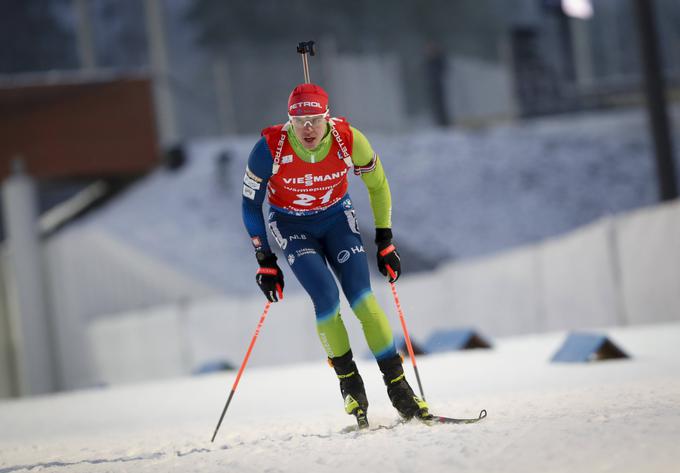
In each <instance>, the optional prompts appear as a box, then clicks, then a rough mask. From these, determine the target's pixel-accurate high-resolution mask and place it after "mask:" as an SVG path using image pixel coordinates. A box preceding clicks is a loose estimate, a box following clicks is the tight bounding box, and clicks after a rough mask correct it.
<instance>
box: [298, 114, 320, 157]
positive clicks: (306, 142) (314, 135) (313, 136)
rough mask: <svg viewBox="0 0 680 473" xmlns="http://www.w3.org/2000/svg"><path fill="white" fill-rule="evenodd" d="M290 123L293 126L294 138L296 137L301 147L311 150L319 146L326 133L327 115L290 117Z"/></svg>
mask: <svg viewBox="0 0 680 473" xmlns="http://www.w3.org/2000/svg"><path fill="white" fill-rule="evenodd" d="M290 121H291V123H292V124H293V130H294V131H295V136H297V137H298V139H299V140H300V143H302V146H304V147H305V148H306V149H310V150H311V149H314V148H316V147H317V146H319V143H321V139H322V138H323V136H324V134H325V133H326V123H328V113H322V114H319V115H302V116H298V117H290Z"/></svg>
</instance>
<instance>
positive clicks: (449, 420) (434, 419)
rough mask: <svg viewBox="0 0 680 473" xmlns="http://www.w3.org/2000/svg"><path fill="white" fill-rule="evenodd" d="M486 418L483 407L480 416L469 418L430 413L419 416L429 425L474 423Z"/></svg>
mask: <svg viewBox="0 0 680 473" xmlns="http://www.w3.org/2000/svg"><path fill="white" fill-rule="evenodd" d="M485 418H486V409H482V410H481V411H480V413H479V416H478V417H472V418H469V419H457V418H455V417H446V416H438V415H434V414H430V415H429V416H428V417H424V418H418V420H420V421H421V422H423V423H424V424H428V425H434V424H474V423H476V422H479V421H480V420H482V419H485Z"/></svg>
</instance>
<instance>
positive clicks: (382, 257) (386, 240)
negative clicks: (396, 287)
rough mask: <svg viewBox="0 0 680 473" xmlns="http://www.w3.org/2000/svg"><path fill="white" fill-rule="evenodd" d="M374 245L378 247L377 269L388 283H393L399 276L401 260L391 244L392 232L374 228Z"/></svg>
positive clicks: (387, 229)
mask: <svg viewBox="0 0 680 473" xmlns="http://www.w3.org/2000/svg"><path fill="white" fill-rule="evenodd" d="M375 244H376V245H378V269H379V270H380V272H381V273H382V275H383V276H387V278H388V279H389V281H390V282H395V281H396V280H397V279H399V276H400V275H401V259H400V258H399V253H397V249H396V248H395V247H394V245H393V244H392V230H391V229H389V228H376V229H375ZM388 268H389V269H388Z"/></svg>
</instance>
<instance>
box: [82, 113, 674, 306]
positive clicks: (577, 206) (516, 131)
mask: <svg viewBox="0 0 680 473" xmlns="http://www.w3.org/2000/svg"><path fill="white" fill-rule="evenodd" d="M678 111H679V110H677V109H676V110H675V115H676V120H675V123H680V116H679V115H678ZM263 125H264V124H263ZM674 130H675V135H676V137H677V139H676V142H680V133H678V132H679V131H680V127H678V126H677V125H676V126H675V127H674ZM367 135H368V138H369V140H370V141H371V143H372V145H373V147H374V149H375V150H376V151H377V152H378V153H379V154H380V156H381V159H382V161H383V164H384V166H385V168H386V172H387V175H388V178H389V181H390V187H391V190H392V198H393V207H394V212H393V223H394V225H393V226H394V232H395V238H396V239H395V241H396V242H397V244H398V247H399V250H400V253H401V254H402V259H403V261H404V271H405V276H408V274H409V273H411V274H412V273H413V272H414V271H416V270H418V269H430V268H432V267H433V266H434V265H436V264H437V263H440V262H441V261H443V260H446V259H449V258H470V257H475V256H480V255H485V254H489V253H492V252H496V251H500V250H503V249H507V248H511V247H514V246H517V245H520V244H526V243H530V242H535V241H537V240H539V239H542V238H546V237H550V236H555V235H559V234H562V233H564V232H566V231H568V230H571V229H574V228H575V227H578V226H581V225H584V224H586V223H589V222H591V221H593V220H595V219H597V218H599V217H603V216H607V215H611V214H614V213H618V212H623V211H626V210H630V209H633V208H637V207H641V206H644V205H650V204H653V203H655V202H656V200H657V189H656V180H655V170H654V160H653V157H652V146H651V142H650V138H649V132H648V126H647V120H646V116H645V113H644V111H643V110H615V111H609V112H599V113H587V114H578V115H570V116H562V117H552V118H543V119H540V120H530V121H524V122H520V123H516V124H508V125H502V126H496V127H492V128H488V129H479V130H464V129H454V130H449V131H446V130H439V131H434V130H429V131H428V130H411V131H408V132H405V133H400V134H391V135H386V134H375V133H367ZM257 138H258V137H257V136H256V135H253V136H248V137H234V138H224V139H219V140H217V139H216V140H200V141H196V142H193V143H192V144H191V145H190V147H189V154H190V161H189V164H188V165H186V166H185V167H184V168H182V169H181V170H179V171H177V172H170V171H167V170H164V169H161V170H158V171H157V172H155V173H153V174H151V175H150V176H148V177H147V178H145V179H143V180H142V181H141V182H139V183H138V184H137V185H136V186H135V187H134V188H132V189H131V190H130V191H129V192H127V193H126V194H125V195H123V196H122V197H120V198H118V199H116V200H115V201H114V202H112V203H110V204H109V205H107V206H105V207H104V208H102V209H101V210H100V211H98V212H96V213H94V214H92V215H90V216H89V217H88V218H86V219H84V221H81V222H79V224H80V225H92V226H95V227H96V228H97V229H98V230H101V231H105V232H108V233H110V234H111V235H112V236H114V237H116V238H119V239H120V240H121V241H123V242H126V243H128V244H131V245H133V246H135V247H137V248H140V249H141V250H143V251H144V252H145V253H147V254H149V255H150V256H153V257H156V258H158V259H160V260H161V261H164V262H166V263H169V264H171V265H172V266H174V267H175V268H177V269H179V270H180V271H183V272H185V273H186V274H187V275H190V276H193V277H194V278H197V279H199V280H201V281H202V282H204V283H206V284H208V285H210V286H212V287H214V288H217V289H219V290H221V291H223V292H224V293H226V294H234V293H237V294H241V295H245V294H257V293H258V289H257V287H256V285H255V284H254V283H253V282H252V278H251V277H250V276H248V277H242V274H248V275H250V274H252V272H253V271H254V269H255V263H254V260H253V257H252V248H251V246H250V241H249V238H248V237H247V235H246V232H245V229H244V228H243V224H242V223H241V188H242V176H243V172H244V169H245V162H246V160H247V156H248V153H249V152H250V149H251V148H252V146H253V144H254V143H255V141H256V140H257ZM223 150H229V152H230V154H231V156H232V160H231V162H230V164H229V172H228V178H227V182H228V186H227V188H223V187H221V186H220V185H219V176H220V173H219V172H218V171H217V167H216V162H217V156H218V154H219V153H220V152H221V151H223ZM350 194H351V196H352V198H353V200H354V201H355V205H356V206H357V208H358V209H359V219H360V222H361V226H362V231H363V232H364V235H365V237H364V241H365V243H367V244H368V245H370V243H369V242H370V241H372V239H373V221H372V217H371V211H370V207H369V204H368V197H367V193H366V190H365V188H364V187H363V185H362V183H361V182H360V179H358V178H354V177H353V178H352V179H350ZM189 235H190V236H191V238H187V236H189ZM272 243H273V242H272ZM372 266H373V265H371V269H373V268H372ZM284 271H286V270H285V269H284ZM287 279H288V280H287V281H286V283H287V284H286V289H287V291H288V292H289V293H290V292H291V291H298V290H301V288H300V286H299V284H298V283H297V281H294V278H292V277H289V278H287Z"/></svg>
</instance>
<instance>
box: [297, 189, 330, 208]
mask: <svg viewBox="0 0 680 473" xmlns="http://www.w3.org/2000/svg"><path fill="white" fill-rule="evenodd" d="M332 193H333V189H328V192H326V193H325V194H324V195H323V196H321V198H320V199H321V202H319V204H316V205H324V204H327V203H328V201H329V200H331V194H332ZM317 200H319V198H318V197H314V196H313V195H309V194H297V200H294V201H293V203H294V204H295V205H300V206H302V207H311V206H313V205H315V202H316V201H317Z"/></svg>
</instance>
